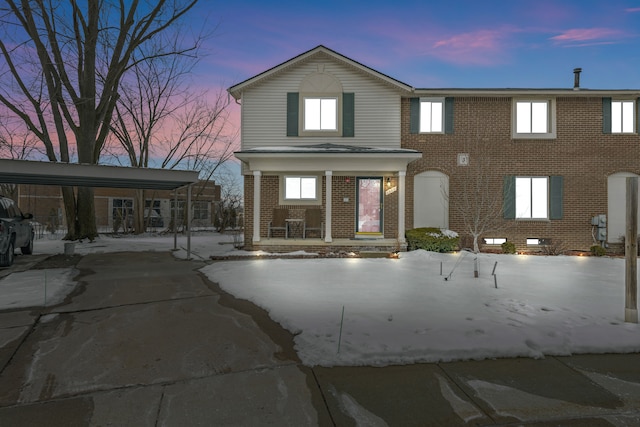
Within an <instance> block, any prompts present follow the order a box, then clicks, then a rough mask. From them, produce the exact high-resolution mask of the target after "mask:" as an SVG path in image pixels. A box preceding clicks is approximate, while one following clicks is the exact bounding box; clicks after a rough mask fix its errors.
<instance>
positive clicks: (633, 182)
mask: <svg viewBox="0 0 640 427" xmlns="http://www.w3.org/2000/svg"><path fill="white" fill-rule="evenodd" d="M624 253H625V259H626V263H625V298H624V321H625V322H629V323H638V177H628V178H627V234H626V236H625V239H624Z"/></svg>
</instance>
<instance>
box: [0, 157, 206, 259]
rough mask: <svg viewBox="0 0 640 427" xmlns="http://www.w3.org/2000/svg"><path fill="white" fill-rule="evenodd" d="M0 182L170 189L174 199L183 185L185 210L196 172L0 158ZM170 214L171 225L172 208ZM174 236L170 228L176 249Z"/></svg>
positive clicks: (189, 222) (188, 228)
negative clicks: (185, 191)
mask: <svg viewBox="0 0 640 427" xmlns="http://www.w3.org/2000/svg"><path fill="white" fill-rule="evenodd" d="M0 182H2V183H7V184H39V185H55V186H68V187H108V188H133V189H140V190H174V197H175V198H176V200H177V194H178V193H177V190H178V189H179V188H185V187H186V189H187V212H191V186H192V185H193V184H195V183H197V182H198V171H183V170H168V169H149V168H133V167H121V166H106V165H88V164H77V163H57V162H37V161H30V160H13V159H0ZM176 206H177V203H176ZM172 214H173V218H174V224H175V223H176V210H175V209H174V210H173V213H172ZM186 219H187V224H186V227H187V259H189V258H191V218H190V215H187V218H186ZM177 238H178V237H177V230H176V227H174V237H173V241H174V249H177Z"/></svg>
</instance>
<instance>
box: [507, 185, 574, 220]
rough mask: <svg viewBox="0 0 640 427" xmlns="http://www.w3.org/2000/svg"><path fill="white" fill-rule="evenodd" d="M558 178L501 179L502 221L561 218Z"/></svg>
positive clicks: (561, 202) (561, 207)
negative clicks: (507, 219) (502, 184)
mask: <svg viewBox="0 0 640 427" xmlns="http://www.w3.org/2000/svg"><path fill="white" fill-rule="evenodd" d="M563 183H564V179H563V177H562V176H505V177H504V187H503V191H504V206H503V213H504V217H505V218H511V219H562V214H563Z"/></svg>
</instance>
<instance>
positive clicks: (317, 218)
mask: <svg viewBox="0 0 640 427" xmlns="http://www.w3.org/2000/svg"><path fill="white" fill-rule="evenodd" d="M307 231H319V232H320V239H322V238H323V237H324V227H323V223H322V211H321V210H320V209H307V210H305V211H304V225H303V230H302V238H303V239H306V238H307Z"/></svg>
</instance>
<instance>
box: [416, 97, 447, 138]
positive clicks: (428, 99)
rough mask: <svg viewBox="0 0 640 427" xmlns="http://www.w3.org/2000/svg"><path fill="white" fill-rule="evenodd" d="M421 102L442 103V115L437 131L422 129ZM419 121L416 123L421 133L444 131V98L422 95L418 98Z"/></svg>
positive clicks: (441, 132)
mask: <svg viewBox="0 0 640 427" xmlns="http://www.w3.org/2000/svg"><path fill="white" fill-rule="evenodd" d="M423 102H431V103H439V104H441V105H442V117H441V122H440V130H439V131H431V130H422V103H423ZM419 110H420V111H419V123H418V132H419V133H421V134H436V135H438V134H444V133H445V115H446V112H445V99H444V97H437V98H436V97H424V98H420V109H419Z"/></svg>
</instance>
